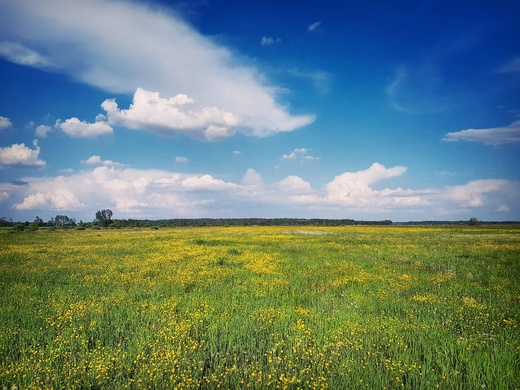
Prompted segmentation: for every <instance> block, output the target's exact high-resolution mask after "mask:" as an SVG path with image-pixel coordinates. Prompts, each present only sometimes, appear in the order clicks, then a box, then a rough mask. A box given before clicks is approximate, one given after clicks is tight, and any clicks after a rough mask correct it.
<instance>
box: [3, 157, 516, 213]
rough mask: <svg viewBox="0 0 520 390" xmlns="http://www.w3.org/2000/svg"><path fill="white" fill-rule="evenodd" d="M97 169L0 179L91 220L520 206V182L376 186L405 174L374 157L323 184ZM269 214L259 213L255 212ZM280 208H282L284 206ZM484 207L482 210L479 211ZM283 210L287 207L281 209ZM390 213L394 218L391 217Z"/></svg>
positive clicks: (14, 200) (43, 206) (21, 206)
mask: <svg viewBox="0 0 520 390" xmlns="http://www.w3.org/2000/svg"><path fill="white" fill-rule="evenodd" d="M84 163H85V164H95V165H98V166H97V167H95V168H94V169H92V170H88V171H83V172H74V173H72V174H69V175H62V176H58V177H54V178H32V177H27V178H23V181H24V182H25V183H27V185H24V186H13V185H9V184H7V183H4V184H0V191H1V192H2V193H3V194H5V197H3V199H4V198H5V199H4V200H3V202H6V201H7V199H9V201H10V202H11V207H12V208H14V209H15V210H17V211H34V212H38V213H39V214H41V213H42V211H43V212H47V213H51V214H52V212H58V211H59V212H67V213H71V214H74V213H77V214H79V215H80V216H81V217H82V218H85V216H86V218H88V216H89V215H90V214H92V211H95V210H97V209H99V208H111V209H112V210H114V212H115V215H117V216H118V217H119V218H156V219H160V218H177V217H179V218H188V217H250V216H277V217H280V216H299V217H301V216H308V217H323V218H370V216H372V219H383V218H389V217H391V216H394V219H395V216H403V215H408V216H409V218H408V219H413V218H412V217H413V216H414V215H417V216H423V217H422V218H425V217H427V216H429V218H431V219H439V218H442V217H444V219H454V218H455V217H456V216H460V215H465V213H468V212H470V213H473V212H475V211H479V210H480V211H482V210H484V211H486V212H494V213H495V214H496V213H500V215H503V216H504V219H508V218H507V216H508V212H509V210H517V209H518V199H515V197H514V195H512V194H515V193H516V194H517V193H519V191H520V183H519V182H513V181H508V180H476V181H471V182H469V183H466V184H463V185H457V186H449V187H444V188H438V189H425V190H413V189H401V188H389V187H387V188H383V189H375V186H374V184H375V183H380V182H383V181H387V180H390V179H392V178H394V177H398V176H401V175H403V174H404V173H405V172H406V167H400V166H397V167H391V168H386V167H384V166H383V165H381V164H379V163H374V164H372V166H370V167H369V168H368V169H366V170H363V171H358V172H345V173H343V174H341V175H338V176H336V177H335V178H334V179H333V180H332V181H331V182H329V183H328V184H326V185H325V186H324V187H323V188H321V189H313V188H312V187H311V184H310V183H308V182H307V181H305V180H304V179H302V178H301V177H298V176H288V177H286V178H284V179H282V180H280V181H278V182H276V183H270V184H267V183H265V182H264V180H263V178H262V176H261V175H260V174H259V173H258V172H256V171H255V170H254V169H252V168H250V169H248V170H247V172H246V173H245V175H244V177H243V178H242V180H241V181H240V182H238V183H234V182H229V181H224V180H221V179H218V178H215V177H213V176H212V175H208V174H198V175H194V174H182V173H177V172H170V171H164V170H142V169H132V168H125V167H121V166H119V165H117V164H115V163H113V164H112V162H110V160H102V159H101V157H99V156H91V157H90V158H89V159H87V160H85V161H84ZM266 209H269V210H271V212H272V213H273V214H272V215H265V214H262V215H257V214H256V212H257V211H258V210H263V211H265V210H266ZM282 210H283V211H282ZM480 211H479V212H480ZM280 213H288V214H285V215H281V214H280ZM390 219H392V218H390Z"/></svg>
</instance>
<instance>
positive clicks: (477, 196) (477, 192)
mask: <svg viewBox="0 0 520 390" xmlns="http://www.w3.org/2000/svg"><path fill="white" fill-rule="evenodd" d="M508 190H513V187H512V186H511V182H510V181H508V180H474V181H470V182H469V183H467V184H465V185H458V186H450V187H447V188H446V189H445V190H444V191H443V192H442V196H443V197H444V198H446V199H449V200H451V201H455V202H457V203H458V204H459V205H460V206H462V207H472V208H475V207H482V206H484V205H485V204H486V201H487V197H486V196H487V195H486V194H490V193H497V192H506V191H508ZM516 193H517V194H518V192H516ZM503 206H504V205H501V207H503Z"/></svg>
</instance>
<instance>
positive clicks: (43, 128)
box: [35, 125, 52, 138]
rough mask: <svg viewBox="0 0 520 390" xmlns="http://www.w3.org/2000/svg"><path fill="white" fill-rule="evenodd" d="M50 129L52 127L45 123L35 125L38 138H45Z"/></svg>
mask: <svg viewBox="0 0 520 390" xmlns="http://www.w3.org/2000/svg"><path fill="white" fill-rule="evenodd" d="M51 131H52V127H50V126H47V125H39V126H38V127H36V130H35V134H36V136H37V137H40V138H47V134H49V133H50V132H51Z"/></svg>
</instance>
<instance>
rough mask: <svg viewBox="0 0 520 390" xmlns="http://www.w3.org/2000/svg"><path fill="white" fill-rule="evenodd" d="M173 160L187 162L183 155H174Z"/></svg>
mask: <svg viewBox="0 0 520 390" xmlns="http://www.w3.org/2000/svg"><path fill="white" fill-rule="evenodd" d="M175 162H178V163H186V162H188V158H186V157H184V156H175Z"/></svg>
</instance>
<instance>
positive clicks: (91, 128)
mask: <svg viewBox="0 0 520 390" xmlns="http://www.w3.org/2000/svg"><path fill="white" fill-rule="evenodd" d="M56 127H58V128H59V129H61V130H62V131H63V132H64V133H65V134H67V135H68V136H69V137H72V138H95V137H99V136H101V135H109V134H112V133H113V132H114V130H113V129H112V127H111V126H110V125H109V124H108V123H106V122H104V121H98V122H94V123H88V122H84V121H80V120H79V119H78V118H70V119H67V120H66V121H65V122H58V123H57V125H56Z"/></svg>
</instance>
